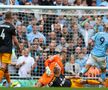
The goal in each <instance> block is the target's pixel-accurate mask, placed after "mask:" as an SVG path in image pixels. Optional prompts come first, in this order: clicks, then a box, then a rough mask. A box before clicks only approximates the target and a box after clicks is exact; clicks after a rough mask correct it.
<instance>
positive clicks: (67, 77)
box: [65, 76, 81, 79]
mask: <svg viewBox="0 0 108 90" xmlns="http://www.w3.org/2000/svg"><path fill="white" fill-rule="evenodd" d="M65 78H66V79H80V78H81V77H79V76H65Z"/></svg>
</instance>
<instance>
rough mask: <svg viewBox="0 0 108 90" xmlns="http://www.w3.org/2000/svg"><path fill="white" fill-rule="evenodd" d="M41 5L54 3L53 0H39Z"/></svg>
mask: <svg viewBox="0 0 108 90" xmlns="http://www.w3.org/2000/svg"><path fill="white" fill-rule="evenodd" d="M38 3H39V5H53V0H38Z"/></svg>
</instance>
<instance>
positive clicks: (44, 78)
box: [35, 73, 54, 87]
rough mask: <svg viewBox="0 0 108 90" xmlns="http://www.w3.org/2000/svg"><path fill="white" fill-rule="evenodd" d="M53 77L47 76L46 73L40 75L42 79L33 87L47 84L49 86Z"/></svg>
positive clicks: (52, 75)
mask: <svg viewBox="0 0 108 90" xmlns="http://www.w3.org/2000/svg"><path fill="white" fill-rule="evenodd" d="M53 77H54V74H53V73H52V74H51V75H50V76H48V75H47V74H46V73H44V74H43V75H42V77H41V78H40V79H39V80H38V82H37V83H36V84H35V87H42V86H46V85H47V84H49V83H50V82H51V80H52V79H53Z"/></svg>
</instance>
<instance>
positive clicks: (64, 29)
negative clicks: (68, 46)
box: [61, 25, 72, 42]
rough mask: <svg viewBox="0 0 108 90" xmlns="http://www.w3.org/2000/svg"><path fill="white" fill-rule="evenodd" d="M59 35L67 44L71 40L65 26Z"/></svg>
mask: <svg viewBox="0 0 108 90" xmlns="http://www.w3.org/2000/svg"><path fill="white" fill-rule="evenodd" d="M61 34H62V37H64V38H65V39H66V41H67V42H68V41H69V40H71V39H72V35H71V34H70V33H69V32H68V27H67V26H66V25H64V26H63V29H62V31H61Z"/></svg>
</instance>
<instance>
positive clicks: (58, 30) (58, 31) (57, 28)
mask: <svg viewBox="0 0 108 90" xmlns="http://www.w3.org/2000/svg"><path fill="white" fill-rule="evenodd" d="M61 30H62V29H61V25H60V24H55V25H54V32H55V33H56V37H57V41H59V40H60V38H61V37H62V33H61Z"/></svg>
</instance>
